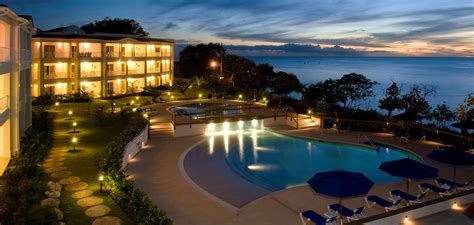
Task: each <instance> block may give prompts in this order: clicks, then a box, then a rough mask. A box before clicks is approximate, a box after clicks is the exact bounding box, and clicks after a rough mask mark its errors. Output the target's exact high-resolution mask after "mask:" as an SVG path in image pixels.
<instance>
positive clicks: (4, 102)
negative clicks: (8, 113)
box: [0, 95, 8, 113]
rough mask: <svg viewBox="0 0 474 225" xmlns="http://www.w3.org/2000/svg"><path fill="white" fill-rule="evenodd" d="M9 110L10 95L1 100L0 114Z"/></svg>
mask: <svg viewBox="0 0 474 225" xmlns="http://www.w3.org/2000/svg"><path fill="white" fill-rule="evenodd" d="M7 109H8V95H6V96H3V97H1V98H0V113H3V112H4V111H5V110H7Z"/></svg>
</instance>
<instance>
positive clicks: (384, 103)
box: [379, 82, 403, 117]
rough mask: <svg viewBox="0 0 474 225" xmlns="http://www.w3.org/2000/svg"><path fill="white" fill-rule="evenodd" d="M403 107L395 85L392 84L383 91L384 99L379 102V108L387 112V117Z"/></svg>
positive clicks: (398, 90)
mask: <svg viewBox="0 0 474 225" xmlns="http://www.w3.org/2000/svg"><path fill="white" fill-rule="evenodd" d="M402 107H403V104H402V99H401V98H400V89H399V88H398V85H397V83H395V82H392V85H390V87H388V88H387V90H385V98H384V99H381V100H379V108H381V109H385V110H387V111H388V114H387V117H390V116H391V115H392V112H393V111H394V110H397V109H401V108H402Z"/></svg>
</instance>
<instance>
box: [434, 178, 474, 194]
mask: <svg viewBox="0 0 474 225" xmlns="http://www.w3.org/2000/svg"><path fill="white" fill-rule="evenodd" d="M471 183H472V180H470V181H467V182H465V183H463V184H460V183H456V182H454V181H450V180H446V179H443V178H439V179H436V184H437V185H438V186H439V187H440V188H444V189H451V188H452V187H454V188H456V189H458V190H462V191H464V190H469V189H471V187H470V186H469V185H470V184H471Z"/></svg>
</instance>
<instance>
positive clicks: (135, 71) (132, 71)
mask: <svg viewBox="0 0 474 225" xmlns="http://www.w3.org/2000/svg"><path fill="white" fill-rule="evenodd" d="M135 74H145V70H128V75H135Z"/></svg>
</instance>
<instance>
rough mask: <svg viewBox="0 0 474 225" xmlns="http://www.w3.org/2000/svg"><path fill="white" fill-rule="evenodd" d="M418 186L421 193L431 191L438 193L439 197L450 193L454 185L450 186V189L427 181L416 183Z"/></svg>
mask: <svg viewBox="0 0 474 225" xmlns="http://www.w3.org/2000/svg"><path fill="white" fill-rule="evenodd" d="M418 187H419V188H420V191H421V193H427V192H428V191H432V192H436V193H438V194H439V196H440V197H443V196H446V195H451V194H452V193H451V191H452V190H453V189H454V187H451V188H450V189H445V188H440V187H437V186H434V185H432V184H429V183H421V184H418Z"/></svg>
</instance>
